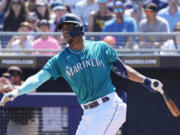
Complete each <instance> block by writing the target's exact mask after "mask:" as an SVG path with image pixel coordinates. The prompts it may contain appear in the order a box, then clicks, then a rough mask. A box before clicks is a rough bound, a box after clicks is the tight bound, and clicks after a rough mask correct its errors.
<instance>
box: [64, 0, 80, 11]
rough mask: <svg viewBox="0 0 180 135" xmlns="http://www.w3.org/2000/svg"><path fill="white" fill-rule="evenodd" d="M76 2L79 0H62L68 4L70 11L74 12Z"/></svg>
mask: <svg viewBox="0 0 180 135" xmlns="http://www.w3.org/2000/svg"><path fill="white" fill-rule="evenodd" d="M77 2H79V0H64V3H65V4H67V5H69V6H70V8H71V11H72V13H74V12H75V5H76V4H77Z"/></svg>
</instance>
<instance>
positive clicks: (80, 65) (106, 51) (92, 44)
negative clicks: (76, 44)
mask: <svg viewBox="0 0 180 135" xmlns="http://www.w3.org/2000/svg"><path fill="white" fill-rule="evenodd" d="M84 44H85V45H84V48H83V49H82V50H80V51H79V50H72V49H70V48H69V47H68V48H65V49H64V50H63V51H62V52H61V53H59V54H57V55H55V56H54V57H52V58H51V59H50V60H49V61H48V62H47V63H46V65H45V66H44V67H43V69H44V70H47V71H48V72H49V73H50V74H51V76H52V78H53V79H57V78H58V77H63V78H65V80H66V81H67V82H68V83H69V85H70V86H71V88H72V90H73V91H74V92H75V93H76V95H77V97H78V101H79V103H80V104H85V103H87V102H89V101H92V100H96V99H98V98H100V97H103V96H105V95H107V94H109V93H111V92H114V91H115V87H114V86H113V84H112V81H111V78H110V70H111V68H112V64H113V62H114V61H116V60H117V53H116V52H115V51H114V49H112V48H111V47H110V46H109V45H108V44H106V43H105V42H103V41H88V40H85V41H84Z"/></svg>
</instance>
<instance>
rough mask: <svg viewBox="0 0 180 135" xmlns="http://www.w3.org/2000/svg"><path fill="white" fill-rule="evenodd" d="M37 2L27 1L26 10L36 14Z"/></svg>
mask: <svg viewBox="0 0 180 135" xmlns="http://www.w3.org/2000/svg"><path fill="white" fill-rule="evenodd" d="M35 1H36V0H27V1H26V2H25V6H26V9H27V10H28V12H35V11H36V3H35Z"/></svg>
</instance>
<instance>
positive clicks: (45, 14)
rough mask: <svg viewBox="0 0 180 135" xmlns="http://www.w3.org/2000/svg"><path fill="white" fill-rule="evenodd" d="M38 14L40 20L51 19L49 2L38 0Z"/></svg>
mask: <svg viewBox="0 0 180 135" xmlns="http://www.w3.org/2000/svg"><path fill="white" fill-rule="evenodd" d="M36 14H37V16H38V18H39V20H42V19H46V20H49V19H50V15H51V14H50V9H49V7H48V2H47V0H36Z"/></svg>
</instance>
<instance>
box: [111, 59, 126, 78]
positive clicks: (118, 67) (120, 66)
mask: <svg viewBox="0 0 180 135" xmlns="http://www.w3.org/2000/svg"><path fill="white" fill-rule="evenodd" d="M112 71H113V72H114V73H115V74H117V75H119V76H121V77H123V78H126V79H127V78H128V73H127V70H126V67H125V65H124V63H123V62H122V61H121V60H120V59H119V58H118V59H117V60H116V61H115V62H113V67H112Z"/></svg>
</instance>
